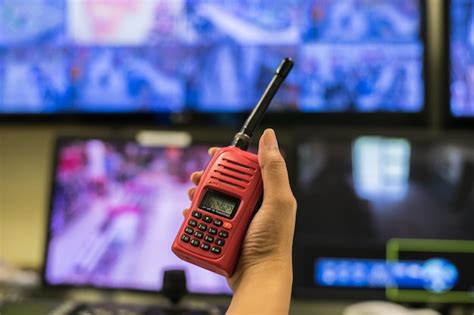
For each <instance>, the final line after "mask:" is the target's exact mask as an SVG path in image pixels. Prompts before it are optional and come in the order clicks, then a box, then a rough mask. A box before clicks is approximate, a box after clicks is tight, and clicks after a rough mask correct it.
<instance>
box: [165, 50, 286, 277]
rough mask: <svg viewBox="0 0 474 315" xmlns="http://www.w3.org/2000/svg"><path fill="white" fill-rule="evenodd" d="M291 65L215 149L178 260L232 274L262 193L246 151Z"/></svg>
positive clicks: (177, 245)
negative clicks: (226, 142)
mask: <svg viewBox="0 0 474 315" xmlns="http://www.w3.org/2000/svg"><path fill="white" fill-rule="evenodd" d="M292 66H293V62H292V61H291V60H290V59H288V58H286V59H284V60H283V62H282V63H281V65H280V67H279V68H278V70H277V71H276V72H275V76H274V77H273V79H272V81H271V82H270V84H269V86H268V87H267V89H266V90H265V92H264V94H263V96H262V98H261V99H260V101H259V102H258V104H257V106H256V107H255V108H254V110H253V111H252V113H251V114H250V116H249V118H248V119H247V121H246V122H245V124H244V126H243V127H242V129H241V131H240V132H239V133H237V134H236V135H235V137H234V140H233V142H232V145H231V146H228V147H225V148H222V149H220V150H219V151H218V152H216V153H215V154H214V156H213V157H212V158H211V160H210V161H209V163H208V165H207V167H206V169H205V170H204V173H203V175H202V177H201V180H200V182H199V185H198V186H197V188H196V191H195V193H194V197H193V200H192V202H191V207H190V211H189V213H188V215H187V216H186V218H185V220H184V222H183V224H182V225H181V227H180V229H179V231H178V234H177V236H176V238H175V240H174V242H173V245H172V250H173V252H174V253H175V254H176V255H177V256H178V257H179V258H181V259H183V260H185V261H188V262H190V263H192V264H195V265H198V266H200V267H203V268H205V269H208V270H211V271H213V272H216V273H218V274H221V275H224V276H226V277H230V276H232V274H233V273H234V270H235V266H236V264H237V261H238V259H239V256H240V252H241V247H242V242H243V240H244V237H245V235H246V233H247V229H248V226H249V224H250V222H251V220H252V218H253V216H254V214H255V211H256V210H257V206H258V205H259V201H260V200H261V198H262V192H263V183H262V177H261V173H260V166H259V164H258V157H257V155H255V154H253V153H250V152H247V151H246V150H247V148H248V146H249V144H250V141H251V137H252V134H253V131H254V130H255V128H256V127H257V126H258V124H259V123H260V121H261V119H262V117H263V114H264V113H265V111H266V109H267V108H268V106H269V104H270V102H271V100H272V99H273V96H274V95H275V93H276V91H277V90H278V88H279V86H280V85H281V83H282V82H283V81H284V79H285V78H286V76H287V75H288V73H289V72H290V70H291V68H292Z"/></svg>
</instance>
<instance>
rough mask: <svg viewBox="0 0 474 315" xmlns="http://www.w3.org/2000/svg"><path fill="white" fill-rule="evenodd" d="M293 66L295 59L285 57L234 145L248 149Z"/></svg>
mask: <svg viewBox="0 0 474 315" xmlns="http://www.w3.org/2000/svg"><path fill="white" fill-rule="evenodd" d="M291 68H293V61H292V60H291V59H290V58H285V59H283V61H282V62H281V64H280V66H279V67H278V69H277V70H276V71H275V75H274V76H273V78H272V80H271V81H270V83H269V84H268V86H267V89H266V90H265V92H264V93H263V95H262V97H261V98H260V100H259V101H258V103H257V105H256V106H255V108H254V109H253V111H252V112H251V113H250V115H249V117H248V118H247V120H246V121H245V123H244V125H243V127H242V129H240V131H239V132H238V133H236V134H235V136H234V140H232V145H233V146H236V147H238V148H240V149H242V150H247V149H248V147H249V145H250V143H251V142H252V135H253V133H254V131H255V128H257V126H258V125H259V124H260V121H261V120H262V118H263V114H265V112H266V110H267V108H268V106H269V105H270V102H271V101H272V99H273V97H274V96H275V94H276V92H277V91H278V89H279V88H280V85H281V84H282V83H283V81H284V80H285V78H286V77H287V75H288V73H289V72H290V70H291Z"/></svg>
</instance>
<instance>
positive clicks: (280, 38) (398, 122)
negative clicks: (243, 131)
mask: <svg viewBox="0 0 474 315" xmlns="http://www.w3.org/2000/svg"><path fill="white" fill-rule="evenodd" d="M284 57H291V58H292V59H293V60H294V63H295V66H294V69H293V71H292V72H291V74H290V75H289V77H288V78H287V79H286V81H285V83H284V84H283V85H282V87H281V89H280V91H279V92H278V93H277V95H276V97H275V99H274V101H273V103H272V104H271V106H270V108H269V111H268V113H267V114H266V116H265V118H264V120H263V122H262V126H261V128H260V129H259V132H258V133H257V134H256V135H255V139H257V137H258V136H259V135H260V132H261V131H262V130H263V129H264V128H265V127H272V128H274V129H275V130H276V132H277V135H278V137H279V140H280V145H281V148H282V151H283V153H284V155H285V157H286V160H287V164H288V167H289V172H290V177H291V182H292V187H293V190H294V193H295V195H296V197H297V200H298V222H297V230H296V238H295V244H294V290H293V294H294V303H293V305H292V311H291V312H292V313H293V314H314V313H321V314H343V313H344V314H362V313H357V311H360V310H357V309H356V310H353V309H348V308H347V306H348V305H349V304H351V303H357V302H360V301H367V300H383V301H392V302H396V303H399V304H397V305H398V306H399V307H406V308H419V307H429V308H431V309H432V310H433V312H434V311H436V312H439V313H442V314H471V313H469V312H472V310H471V311H470V310H469V307H468V306H466V305H469V304H472V303H473V302H474V268H472V266H474V129H473V128H474V0H451V1H437V0H389V1H380V0H341V1H328V0H278V1H275V0H273V1H269V0H220V1H217V0H69V1H67V0H29V1H27V0H16V1H13V0H0V268H1V269H0V283H2V290H3V291H2V292H3V293H2V295H0V313H2V314H3V312H2V307H3V310H4V312H5V313H6V314H23V313H24V314H36V313H37V314H43V313H44V314H47V313H48V312H51V311H53V310H57V308H58V307H59V306H61V307H62V306H64V305H65V304H64V303H65V301H66V302H67V303H70V304H68V305H70V309H66V310H62V313H65V314H67V313H68V312H69V313H70V314H79V311H82V310H84V309H87V310H88V311H90V309H91V308H93V307H99V306H97V305H99V304H100V307H102V308H107V309H108V310H110V309H111V310H112V311H111V312H112V313H110V314H113V312H117V310H119V309H120V308H121V307H122V308H123V309H126V310H127V311H130V312H131V311H134V312H135V311H136V312H137V313H140V312H142V309H144V308H145V307H144V305H146V306H147V307H148V306H149V305H154V304H153V303H155V304H156V302H157V301H159V302H160V303H161V302H163V303H166V301H164V299H163V294H164V292H163V291H164V289H163V288H164V286H163V284H162V283H163V280H164V271H165V270H169V269H179V270H184V272H185V274H186V279H187V287H188V290H189V291H190V295H187V297H186V299H187V300H186V299H185V300H186V301H187V302H188V303H191V304H189V305H191V306H190V307H197V308H199V307H201V308H203V309H205V308H206V307H207V308H209V307H210V306H209V305H219V307H218V308H217V309H216V310H215V311H216V312H217V313H219V312H221V311H222V310H225V306H226V304H227V303H228V301H229V297H228V295H229V294H230V289H229V288H228V286H227V284H226V281H225V279H223V278H221V277H220V276H217V275H214V274H212V273H210V272H207V271H203V270H202V269H199V268H197V267H194V266H191V265H189V264H187V263H184V262H182V261H180V260H179V259H177V258H176V257H175V256H174V255H173V254H172V253H171V251H170V245H171V242H172V240H173V238H174V236H175V233H176V231H177V230H178V228H179V226H180V224H181V220H182V216H181V211H182V209H184V208H186V207H187V206H188V201H187V196H186V191H187V189H188V188H189V187H191V184H190V182H189V180H188V177H189V174H191V173H192V172H193V171H195V170H199V169H202V168H203V167H205V165H206V163H207V161H208V156H207V148H208V147H209V146H215V145H220V146H223V145H227V144H228V143H230V141H231V139H232V137H233V135H234V133H235V132H236V131H237V130H238V129H239V128H240V126H241V124H242V123H243V121H244V120H245V118H246V115H247V114H248V112H249V111H250V110H251V109H252V108H253V106H254V105H255V104H256V102H257V101H258V99H259V97H260V95H261V94H262V92H263V90H264V89H265V87H266V85H267V83H268V82H269V81H270V79H271V77H272V75H273V72H274V71H275V69H276V68H277V66H278V65H279V63H280V62H281V60H282V59H283V58H284ZM31 271H33V272H31ZM18 286H19V287H18ZM12 287H13V288H14V289H12ZM137 291H141V292H142V293H137ZM143 291H146V292H147V293H143ZM12 292H13V293H12ZM32 292H34V293H32ZM124 292H126V293H124ZM160 294H161V295H160ZM45 296H47V297H45ZM157 296H158V297H157ZM164 296H167V295H166V294H164ZM203 296H204V299H202V297H203ZM196 297H199V298H200V299H201V301H202V300H203V301H205V302H206V303H208V304H205V305H204V306H203V305H197V306H196V305H194V304H192V303H193V301H194V299H195V298H196ZM45 301H47V302H45ZM84 301H86V302H87V303H86V302H84ZM91 301H92V302H91ZM105 302H106V303H108V306H103V305H102V304H103V303H105ZM71 303H72V304H71ZM84 303H86V304H84ZM94 303H95V304H94ZM101 303H102V304H101ZM129 304H133V305H134V306H133V307H131V309H130V308H129ZM78 305H79V306H78ZM84 305H85V306H84ZM137 305H138V306H137ZM189 305H188V306H189ZM402 305H403V306H402ZM78 307H82V309H79V308H78ZM386 307H387V306H386ZM33 310H35V311H33ZM399 311H401V310H399ZM22 312H23V313H22ZM74 312H75V313H74ZM91 312H92V314H93V313H94V312H93V311H91ZM351 312H353V313H351ZM354 312H355V313H354ZM407 312H408V311H407ZM463 312H464V313H463ZM379 313H380V314H388V311H387V309H385V311H381V312H379ZM87 314H89V313H87ZM149 314H155V313H149ZM397 314H398V313H397ZM404 314H405V313H404Z"/></svg>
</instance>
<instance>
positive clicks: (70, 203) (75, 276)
mask: <svg viewBox="0 0 474 315" xmlns="http://www.w3.org/2000/svg"><path fill="white" fill-rule="evenodd" d="M209 145H210V144H193V145H190V146H186V147H176V146H171V145H162V146H151V147H150V146H144V145H140V144H138V143H137V142H135V141H129V140H123V139H115V140H110V139H109V140H106V139H95V138H61V139H59V140H58V142H57V150H56V153H55V163H54V167H53V182H52V189H51V190H52V193H51V205H50V212H49V218H48V221H47V240H46V250H45V256H44V261H45V264H44V265H45V266H44V272H43V280H44V282H45V284H46V285H48V286H54V287H58V286H59V287H64V286H68V287H95V288H101V289H127V290H140V291H160V290H161V285H162V281H163V274H164V271H166V270H176V269H182V270H184V271H185V273H186V277H187V287H188V290H189V291H190V292H191V293H205V294H229V293H230V292H231V291H230V288H229V286H228V285H227V281H226V279H225V278H224V277H222V276H219V275H216V274H214V273H212V272H210V271H206V270H204V269H202V268H199V267H196V266H194V265H192V264H189V263H186V262H184V261H182V260H180V259H179V258H178V257H176V256H175V255H174V254H173V253H172V252H171V243H172V241H173V239H174V236H175V233H176V230H177V229H178V228H179V226H180V224H181V222H182V221H183V213H182V212H183V210H184V209H185V208H186V207H188V203H189V201H188V198H187V191H188V189H189V188H190V187H191V186H192V183H191V182H190V180H189V176H190V175H191V173H192V172H194V171H196V170H199V169H203V168H204V167H205V165H206V163H207V162H208V160H209V155H208V153H207V150H208V148H209Z"/></svg>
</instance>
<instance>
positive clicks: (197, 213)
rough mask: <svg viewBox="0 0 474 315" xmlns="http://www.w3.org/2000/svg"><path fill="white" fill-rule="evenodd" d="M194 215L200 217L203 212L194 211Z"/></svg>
mask: <svg viewBox="0 0 474 315" xmlns="http://www.w3.org/2000/svg"><path fill="white" fill-rule="evenodd" d="M192 216H193V217H195V218H198V219H200V218H201V217H202V214H201V212H198V211H193V213H192Z"/></svg>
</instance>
